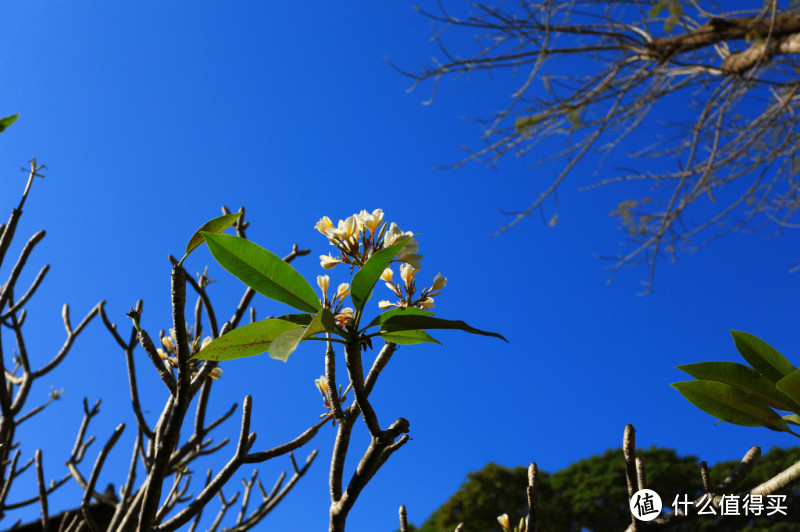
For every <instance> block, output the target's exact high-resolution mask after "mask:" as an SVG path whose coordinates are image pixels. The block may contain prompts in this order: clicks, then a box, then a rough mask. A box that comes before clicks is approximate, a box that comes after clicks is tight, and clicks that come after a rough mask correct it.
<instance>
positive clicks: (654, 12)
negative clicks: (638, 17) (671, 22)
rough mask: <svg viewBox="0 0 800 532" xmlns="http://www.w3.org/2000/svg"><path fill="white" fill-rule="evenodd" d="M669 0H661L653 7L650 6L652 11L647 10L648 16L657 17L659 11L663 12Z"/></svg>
mask: <svg viewBox="0 0 800 532" xmlns="http://www.w3.org/2000/svg"><path fill="white" fill-rule="evenodd" d="M667 2H668V0H659V1H658V2H657V3H656V4H655V5H654V6H653V7H651V8H650V11H648V12H647V16H648V17H650V18H656V17H657V16H658V14H659V13H661V12H662V11H663V10H664V9H666V7H667Z"/></svg>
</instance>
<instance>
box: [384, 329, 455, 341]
mask: <svg viewBox="0 0 800 532" xmlns="http://www.w3.org/2000/svg"><path fill="white" fill-rule="evenodd" d="M380 337H381V338H383V339H384V340H386V341H387V342H391V343H393V344H401V345H412V344H422V343H433V344H439V345H442V343H441V342H440V341H439V340H437V339H436V338H434V337H433V336H431V335H430V334H428V333H426V332H425V331H423V330H421V329H416V330H411V331H395V332H385V333H381V335H380Z"/></svg>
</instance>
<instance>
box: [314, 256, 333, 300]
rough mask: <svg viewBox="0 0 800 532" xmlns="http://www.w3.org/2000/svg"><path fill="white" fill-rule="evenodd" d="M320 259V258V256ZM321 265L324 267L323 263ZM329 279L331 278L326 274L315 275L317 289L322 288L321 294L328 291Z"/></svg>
mask: <svg viewBox="0 0 800 532" xmlns="http://www.w3.org/2000/svg"><path fill="white" fill-rule="evenodd" d="M323 257H324V255H323ZM320 259H322V257H320ZM322 267H323V268H324V267H325V265H324V264H323V265H322ZM330 281H331V278H330V277H328V276H327V275H317V286H319V289H320V290H322V295H326V294H327V293H328V284H329V283H330Z"/></svg>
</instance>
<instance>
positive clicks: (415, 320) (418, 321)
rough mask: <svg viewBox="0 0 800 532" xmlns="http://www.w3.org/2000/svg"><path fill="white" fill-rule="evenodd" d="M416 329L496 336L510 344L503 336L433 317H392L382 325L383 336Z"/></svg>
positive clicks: (458, 321) (412, 315)
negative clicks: (454, 330) (448, 330)
mask: <svg viewBox="0 0 800 532" xmlns="http://www.w3.org/2000/svg"><path fill="white" fill-rule="evenodd" d="M416 329H457V330H460V331H464V332H468V333H472V334H481V335H483V336H494V337H495V338H500V339H501V340H503V341H505V342H508V340H506V339H505V337H503V335H502V334H498V333H494V332H488V331H481V330H480V329H476V328H474V327H470V326H469V325H467V324H466V323H464V322H463V321H461V320H443V319H441V318H434V317H433V316H420V315H415V314H403V315H398V316H392V317H391V318H389V319H387V320H386V321H385V322H384V323H383V324H382V325H381V334H382V335H383V334H384V333H390V334H391V333H396V332H399V331H412V330H416Z"/></svg>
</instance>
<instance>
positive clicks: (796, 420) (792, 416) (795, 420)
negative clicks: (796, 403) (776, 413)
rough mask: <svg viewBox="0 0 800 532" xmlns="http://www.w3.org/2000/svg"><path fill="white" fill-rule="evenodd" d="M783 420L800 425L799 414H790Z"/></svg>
mask: <svg viewBox="0 0 800 532" xmlns="http://www.w3.org/2000/svg"><path fill="white" fill-rule="evenodd" d="M783 420H784V421H785V422H787V423H791V424H792V425H800V416H798V415H797V414H789V415H787V416H783Z"/></svg>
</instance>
